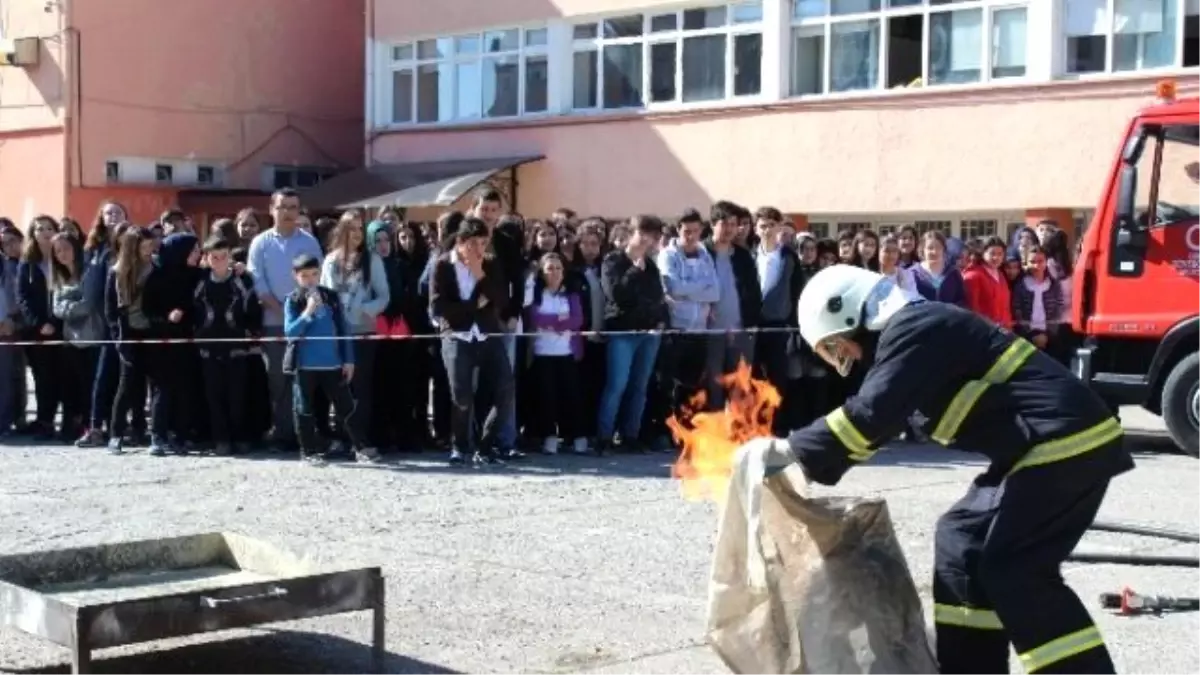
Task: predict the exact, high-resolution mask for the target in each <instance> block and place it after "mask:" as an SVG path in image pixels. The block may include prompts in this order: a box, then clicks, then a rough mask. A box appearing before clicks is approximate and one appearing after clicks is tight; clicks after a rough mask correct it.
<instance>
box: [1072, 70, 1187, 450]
mask: <svg viewBox="0 0 1200 675" xmlns="http://www.w3.org/2000/svg"><path fill="white" fill-rule="evenodd" d="M1174 93H1175V83H1174V82H1162V83H1159V85H1158V95H1159V102H1158V103H1157V104H1156V105H1153V106H1151V107H1148V108H1146V109H1144V110H1142V111H1141V112H1140V113H1138V114H1137V115H1136V116H1134V118H1133V120H1132V121H1131V122H1130V123H1129V126H1128V128H1127V130H1126V132H1125V139H1124V143H1123V144H1122V146H1121V148H1120V151H1119V153H1118V155H1117V158H1116V161H1115V162H1114V163H1113V166H1112V169H1111V171H1110V174H1109V178H1108V183H1107V188H1106V189H1105V191H1104V194H1103V196H1102V197H1101V201H1100V204H1099V206H1098V208H1097V209H1096V211H1095V217H1094V220H1093V221H1092V223H1091V226H1090V227H1089V228H1088V229H1087V231H1086V233H1085V234H1084V237H1083V240H1082V242H1081V244H1080V251H1079V258H1078V261H1077V263H1076V269H1075V274H1074V277H1073V278H1072V287H1073V288H1074V292H1073V294H1072V296H1073V297H1072V299H1071V305H1072V306H1071V323H1072V327H1073V328H1074V330H1075V332H1076V333H1077V334H1078V335H1080V336H1082V345H1081V346H1080V348H1079V349H1078V350H1077V352H1076V355H1075V358H1074V362H1073V367H1074V370H1075V374H1076V375H1078V376H1079V377H1080V378H1081V379H1083V380H1084V381H1085V382H1088V383H1089V384H1090V385H1091V386H1092V387H1093V388H1094V389H1095V390H1096V391H1098V392H1099V393H1100V394H1101V395H1102V396H1103V397H1104V398H1105V399H1106V400H1108V401H1109V403H1110V404H1112V405H1113V406H1117V405H1140V406H1142V407H1144V408H1145V409H1147V410H1149V411H1150V412H1152V413H1154V414H1157V415H1161V416H1162V417H1163V420H1164V422H1165V423H1166V426H1167V430H1168V431H1169V432H1170V435H1171V438H1172V440H1173V441H1174V442H1175V444H1176V445H1177V446H1178V447H1179V449H1180V450H1182V451H1184V452H1186V453H1188V454H1191V455H1193V456H1195V455H1197V444H1198V443H1200V441H1198V439H1197V433H1198V429H1200V384H1198V383H1200V355H1198V352H1200V349H1198V348H1200V318H1198V314H1200V275H1198V267H1197V261H1198V260H1197V259H1198V254H1200V206H1198V203H1200V198H1198V197H1200V195H1198V190H1200V187H1198V177H1200V99H1196V98H1188V99H1179V100H1176V98H1175V96H1174Z"/></svg>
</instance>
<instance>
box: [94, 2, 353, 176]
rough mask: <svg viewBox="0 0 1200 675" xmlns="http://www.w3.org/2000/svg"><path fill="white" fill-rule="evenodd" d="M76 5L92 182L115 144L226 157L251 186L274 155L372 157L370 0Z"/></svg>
mask: <svg viewBox="0 0 1200 675" xmlns="http://www.w3.org/2000/svg"><path fill="white" fill-rule="evenodd" d="M74 8H75V10H74V11H75V14H74V16H73V17H72V20H73V22H74V24H75V25H76V26H77V27H78V28H79V30H80V33H81V34H82V49H81V53H82V57H83V58H82V60H83V71H84V72H83V78H82V82H83V91H82V100H81V103H82V105H81V106H80V111H79V113H80V115H79V116H80V120H81V123H80V128H81V131H82V148H81V150H82V152H81V153H80V155H79V158H80V166H79V168H77V171H79V170H80V169H81V171H79V173H81V175H82V183H83V184H84V185H88V186H95V185H101V184H103V183H104V164H105V161H107V159H108V158H110V157H114V156H141V157H166V158H195V159H198V160H199V159H204V160H213V161H216V162H221V163H227V164H228V174H227V179H226V187H243V188H258V187H259V186H260V182H261V181H260V179H259V176H260V167H261V165H262V164H263V163H276V164H317V165H320V166H332V165H337V164H341V165H346V166H357V165H359V164H361V158H362V154H363V132H362V124H363V122H362V120H363V115H362V111H363V77H364V72H365V69H364V64H363V47H362V45H363V35H364V32H365V26H364V22H363V13H362V11H363V10H362V8H363V3H362V0H253V1H252V2H246V1H244V0H243V1H237V2H221V3H214V2H212V0H171V1H170V2H162V1H161V0H104V2H76V3H74ZM79 178H80V175H78V174H77V175H75V176H73V180H74V181H76V182H77V183H78V182H79Z"/></svg>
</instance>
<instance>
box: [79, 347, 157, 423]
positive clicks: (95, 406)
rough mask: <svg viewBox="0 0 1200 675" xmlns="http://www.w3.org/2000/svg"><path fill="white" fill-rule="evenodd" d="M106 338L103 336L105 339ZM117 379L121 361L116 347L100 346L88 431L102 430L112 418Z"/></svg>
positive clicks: (93, 383) (119, 374)
mask: <svg viewBox="0 0 1200 675" xmlns="http://www.w3.org/2000/svg"><path fill="white" fill-rule="evenodd" d="M107 337H108V336H107V335H105V338H107ZM119 379H121V359H120V358H119V357H118V356H117V347H116V345H111V344H107V345H100V356H99V358H98V359H97V361H96V374H95V377H93V378H92V411H91V412H92V414H91V417H90V418H89V423H88V429H89V430H90V431H101V430H103V429H104V426H105V425H106V424H108V421H109V420H110V419H111V418H112V409H113V397H114V396H115V395H116V393H117V380H119ZM144 407H145V406H143V408H144Z"/></svg>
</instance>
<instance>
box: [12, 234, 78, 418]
mask: <svg viewBox="0 0 1200 675" xmlns="http://www.w3.org/2000/svg"><path fill="white" fill-rule="evenodd" d="M57 233H58V223H57V222H56V221H55V220H54V219H53V218H51V217H50V216H37V217H36V218H34V219H33V220H31V221H30V222H29V229H28V231H27V232H26V233H25V248H24V250H23V251H21V262H20V264H18V265H17V306H18V307H20V309H21V318H22V319H23V320H24V323H25V328H24V330H23V331H22V339H24V340H27V341H34V342H47V341H57V340H61V339H62V322H61V321H59V320H58V319H56V318H54V314H53V312H52V311H51V309H52V308H51V304H50V261H51V259H52V255H53V254H52V247H51V243H50V242H51V239H53V238H54V235H55V234H57ZM58 347H59V345H38V346H34V347H29V348H28V349H27V351H26V354H27V358H28V360H29V370H30V371H32V372H33V386H34V396H35V398H36V400H37V420H36V421H35V422H34V423H33V427H32V429H31V431H32V432H33V435H34V438H35V439H37V440H43V441H44V440H50V439H51V438H53V437H54V434H55V430H54V418H55V416H56V415H57V414H58V406H59V403H60V402H61V399H62V397H61V395H60V391H59V378H58V377H57V371H58V366H57V361H56V353H57V349H58ZM72 440H73V439H72Z"/></svg>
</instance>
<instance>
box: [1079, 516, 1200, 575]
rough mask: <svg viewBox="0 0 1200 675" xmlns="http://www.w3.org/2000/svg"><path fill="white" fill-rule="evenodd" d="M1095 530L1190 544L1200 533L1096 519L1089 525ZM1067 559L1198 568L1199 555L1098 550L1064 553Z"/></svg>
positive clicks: (1116, 563)
mask: <svg viewBox="0 0 1200 675" xmlns="http://www.w3.org/2000/svg"><path fill="white" fill-rule="evenodd" d="M1088 529H1089V530H1092V531H1095V532H1116V533H1120V534H1132V535H1137V536H1142V537H1154V538H1156V539H1168V540H1171V541H1179V542H1184V543H1189V544H1194V543H1200V534H1193V533H1191V532H1183V531H1180V530H1168V529H1165V528H1160V527H1147V526H1144V525H1132V524H1128V523H1109V522H1104V521H1100V520H1098V521H1096V522H1094V523H1092V524H1091V526H1089V527H1088ZM1067 562H1075V563H1097V564H1112V565H1145V566H1153V567H1200V557H1197V556H1194V555H1137V554H1132V553H1101V552H1098V551H1075V552H1074V553H1072V554H1071V555H1069V556H1067Z"/></svg>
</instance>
